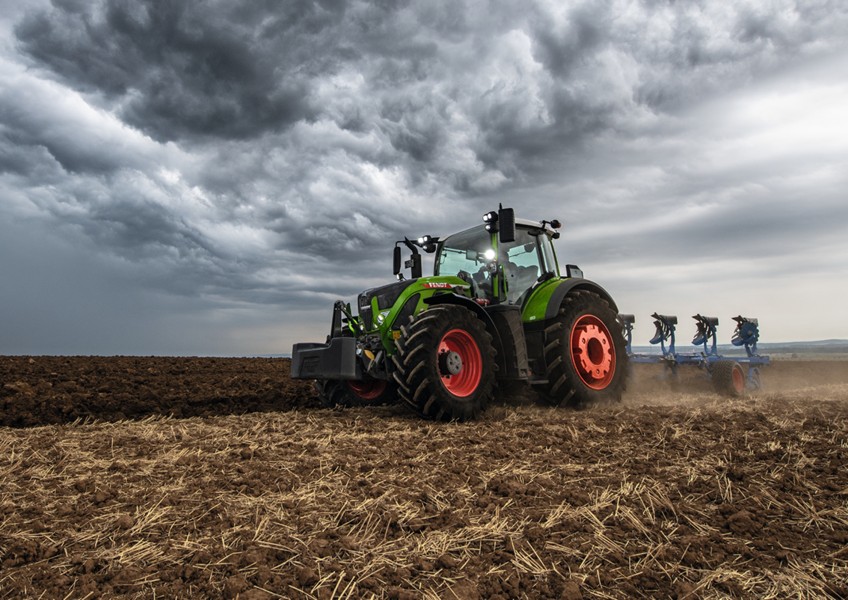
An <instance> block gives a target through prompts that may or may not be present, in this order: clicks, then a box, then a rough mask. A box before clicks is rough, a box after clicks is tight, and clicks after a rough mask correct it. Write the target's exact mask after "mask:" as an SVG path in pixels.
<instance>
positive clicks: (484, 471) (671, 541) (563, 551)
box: [0, 357, 848, 599]
mask: <svg viewBox="0 0 848 600" xmlns="http://www.w3.org/2000/svg"><path fill="white" fill-rule="evenodd" d="M288 368H289V363H288V361H287V360H284V359H212V358H207V359H199V358H135V357H133V358H124V357H113V358H96V357H91V358H88V357H32V358H29V357H0V598H18V597H44V598H64V597H69V598H95V597H126V598H130V597H133V598H136V597H137V598H152V597H168V598H174V597H192V598H210V597H225V598H237V597H238V598H253V599H256V598H276V597H282V598H371V597H377V598H422V597H425V598H462V599H466V598H470V599H474V598H504V599H505V598H634V597H636V598H638V597H644V598H665V597H668V598H726V597H732V598H743V597H744V598H784V597H796V598H828V597H830V598H845V597H848V472H846V464H848V362H843V361H786V362H776V364H775V365H773V366H772V367H770V368H769V369H768V370H766V371H765V372H764V380H765V383H766V384H767V385H768V389H767V390H766V391H765V392H763V393H761V394H759V395H757V396H754V397H745V398H740V399H733V400H731V399H726V398H722V397H720V396H718V395H716V394H714V393H713V392H712V391H711V390H710V388H709V386H707V385H705V384H704V383H702V382H700V381H698V380H697V378H696V377H691V378H690V379H691V380H687V381H684V382H683V384H682V385H681V386H678V387H677V388H676V389H670V387H669V386H668V385H667V384H665V383H662V382H656V381H655V380H654V375H655V373H654V371H652V370H651V369H650V368H645V369H642V370H640V371H637V372H636V374H635V380H634V381H633V382H632V384H631V390H630V392H628V394H627V395H626V397H625V399H624V401H623V402H622V403H621V404H619V405H616V406H603V407H595V408H591V409H588V410H583V411H574V410H567V409H551V408H548V407H545V406H542V405H540V404H538V403H536V402H535V401H534V399H533V398H532V396H531V395H529V394H525V395H522V396H520V397H515V396H513V397H504V398H502V402H501V403H500V404H497V405H496V406H493V407H492V408H490V409H489V411H487V413H486V414H485V416H484V417H483V418H482V419H481V420H480V421H478V422H474V423H468V424H441V423H431V422H426V421H422V420H420V419H418V418H417V417H416V416H414V415H412V414H410V413H408V412H407V411H406V410H405V409H404V408H402V407H399V406H388V407H379V408H349V409H344V410H329V409H323V408H321V407H320V406H319V403H318V401H317V398H315V397H314V395H313V393H312V391H311V389H310V387H309V385H308V384H303V383H300V382H291V381H289V380H288V376H287V373H288ZM505 395H506V394H504V396H505Z"/></svg>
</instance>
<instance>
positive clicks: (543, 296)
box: [522, 277, 618, 323]
mask: <svg viewBox="0 0 848 600" xmlns="http://www.w3.org/2000/svg"><path fill="white" fill-rule="evenodd" d="M577 290H587V291H590V292H595V293H596V294H598V295H599V296H600V297H601V298H603V299H604V300H606V301H607V302H608V303H609V305H610V308H612V309H613V310H614V311H615V312H618V307H617V306H616V304H615V301H614V300H613V299H612V296H611V295H610V294H609V292H607V291H606V290H605V289H604V288H602V287H601V286H600V285H598V284H597V283H595V282H594V281H590V280H588V279H583V278H580V277H567V278H562V279H551V280H549V281H547V282H545V283H543V284H542V285H540V286H539V287H538V288H536V289H535V290H534V291H533V293H532V294H531V295H530V297H529V298H528V299H527V302H526V303H525V304H524V308H523V310H522V318H523V319H524V322H525V323H536V322H539V321H547V320H549V319H553V318H554V317H556V316H557V314H558V313H559V308H560V306H562V301H563V300H565V297H566V296H567V295H568V294H569V293H571V292H573V291H577Z"/></svg>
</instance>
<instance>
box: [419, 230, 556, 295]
mask: <svg viewBox="0 0 848 600" xmlns="http://www.w3.org/2000/svg"><path fill="white" fill-rule="evenodd" d="M546 225H547V222H544V223H539V222H536V221H525V220H523V219H522V220H519V221H516V223H515V227H514V230H513V232H512V235H509V236H505V237H507V238H511V239H508V240H507V239H501V237H503V236H498V235H496V234H495V233H492V232H490V231H489V230H487V229H486V226H485V225H479V226H477V227H474V228H472V229H467V230H465V231H462V232H460V233H456V234H454V235H451V236H448V237H446V238H445V239H443V240H441V241H440V242H439V243H438V247H437V249H436V252H437V256H436V261H435V265H434V273H433V274H434V275H435V276H439V275H455V276H457V277H459V278H460V279H462V280H464V281H466V282H467V283H468V284H469V285H470V286H471V295H472V297H473V298H474V299H475V300H476V301H477V302H478V303H479V304H483V305H488V304H497V303H503V302H506V303H507V304H518V305H521V304H522V303H523V301H524V300H525V299H526V297H527V295H528V292H529V290H530V289H531V288H532V287H533V285H534V284H535V283H537V282H538V281H540V280H541V281H545V280H547V279H550V278H552V277H558V276H559V266H558V264H557V260H556V254H555V253H554V248H553V244H552V241H553V239H554V238H555V237H558V235H559V234H558V233H557V232H556V231H554V230H553V229H550V228H548V227H546ZM557 225H558V223H557Z"/></svg>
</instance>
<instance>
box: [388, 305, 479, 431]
mask: <svg viewBox="0 0 848 600" xmlns="http://www.w3.org/2000/svg"><path fill="white" fill-rule="evenodd" d="M396 349H397V351H396V352H395V354H394V356H393V357H392V360H393V361H394V364H395V367H396V371H395V374H394V376H395V381H396V383H397V387H398V396H400V398H401V399H402V400H404V401H405V402H406V403H407V404H409V405H410V406H411V407H412V408H414V409H415V410H416V411H417V412H418V413H419V414H421V415H422V416H424V417H427V418H430V419H436V420H443V421H451V420H455V421H467V420H470V419H474V418H476V417H477V416H478V415H479V414H480V413H481V412H482V411H483V410H484V409H485V408H486V406H488V404H489V402H490V401H491V399H492V396H493V395H494V391H493V388H494V383H495V349H494V346H493V345H492V336H491V335H490V334H489V332H488V331H486V327H485V325H483V322H482V321H481V320H480V319H478V318H477V316H476V315H474V313H472V312H471V311H470V310H468V309H466V308H463V307H461V306H452V305H439V306H434V307H432V308H429V309H427V310H425V311H423V312H421V313H419V314H418V315H417V316H415V317H413V318H412V319H411V320H410V322H409V324H407V325H406V326H404V327H401V336H400V338H399V339H398V340H397V343H396Z"/></svg>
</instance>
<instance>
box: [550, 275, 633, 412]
mask: <svg viewBox="0 0 848 600" xmlns="http://www.w3.org/2000/svg"><path fill="white" fill-rule="evenodd" d="M544 353H545V365H546V375H547V377H546V379H547V381H548V382H547V383H546V384H545V385H544V387H543V388H542V391H543V395H544V396H545V397H546V398H547V400H548V401H549V402H550V403H551V404H554V405H556V406H563V405H564V406H574V407H581V406H586V405H588V404H594V403H599V402H619V401H620V400H621V394H622V393H623V392H624V389H625V387H626V383H627V369H628V363H629V361H628V357H627V351H626V347H625V340H624V336H623V335H621V326H620V324H619V323H618V320H617V315H616V313H615V311H614V310H612V308H610V305H609V303H608V302H607V301H606V300H604V299H603V298H601V296H599V295H598V294H596V293H595V292H590V291H587V290H577V291H574V292H571V293H569V294H568V295H567V296H566V297H565V299H564V300H563V302H562V306H561V307H560V310H559V314H558V315H557V316H556V317H555V318H554V319H552V320H551V322H550V323H549V324H548V326H547V327H546V328H545V348H544Z"/></svg>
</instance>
